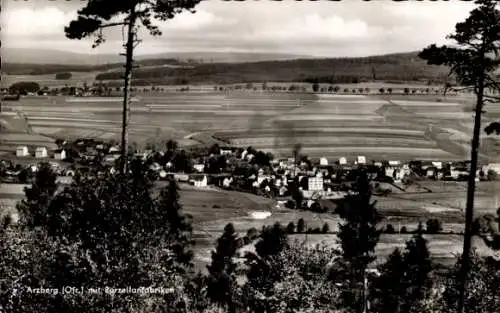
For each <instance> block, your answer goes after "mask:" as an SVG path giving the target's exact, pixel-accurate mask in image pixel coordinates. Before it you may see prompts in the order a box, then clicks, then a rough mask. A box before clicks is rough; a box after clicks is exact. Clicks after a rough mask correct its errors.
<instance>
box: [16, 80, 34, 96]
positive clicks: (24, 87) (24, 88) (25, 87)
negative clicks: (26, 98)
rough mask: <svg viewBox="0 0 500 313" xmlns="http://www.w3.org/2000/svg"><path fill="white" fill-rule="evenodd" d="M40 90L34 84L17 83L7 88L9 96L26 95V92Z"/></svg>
mask: <svg viewBox="0 0 500 313" xmlns="http://www.w3.org/2000/svg"><path fill="white" fill-rule="evenodd" d="M38 90H40V85H39V84H38V83H36V82H17V83H14V84H12V85H10V87H9V93H10V94H22V95H26V94H27V93H28V92H37V91H38Z"/></svg>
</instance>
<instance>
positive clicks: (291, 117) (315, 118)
mask: <svg viewBox="0 0 500 313" xmlns="http://www.w3.org/2000/svg"><path fill="white" fill-rule="evenodd" d="M383 119H384V117H382V116H377V115H340V116H339V115H337V116H335V115H319V114H318V115H313V114H311V115H297V116H295V115H285V116H280V117H278V118H277V119H276V120H278V121H311V122H313V121H320V120H332V121H333V120H353V121H356V120H358V121H364V120H383Z"/></svg>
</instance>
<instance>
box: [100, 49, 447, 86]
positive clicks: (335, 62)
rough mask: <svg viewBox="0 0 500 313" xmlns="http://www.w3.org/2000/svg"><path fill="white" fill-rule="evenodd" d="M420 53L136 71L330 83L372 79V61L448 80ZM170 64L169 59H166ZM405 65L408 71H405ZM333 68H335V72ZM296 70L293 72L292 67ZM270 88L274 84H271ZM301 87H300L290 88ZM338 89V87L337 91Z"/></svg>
mask: <svg viewBox="0 0 500 313" xmlns="http://www.w3.org/2000/svg"><path fill="white" fill-rule="evenodd" d="M415 57H416V53H403V54H393V55H384V56H373V57H363V58H328V59H302V60H287V61H263V62H244V63H214V64H208V63H207V64H195V65H193V67H191V68H168V67H162V66H158V67H153V68H144V69H138V70H136V71H135V74H134V75H135V76H134V77H136V78H137V79H145V80H148V81H150V82H158V83H159V82H161V83H162V84H174V83H175V82H176V81H177V80H179V79H183V78H187V79H188V80H189V81H190V82H191V83H192V84H195V83H205V84H206V83H210V84H214V83H215V84H232V83H240V82H243V81H253V82H265V81H280V82H306V83H314V82H315V81H317V82H318V83H326V84H351V83H359V82H363V81H372V80H373V77H372V73H371V65H373V64H376V66H377V68H379V69H380V71H379V72H380V73H379V74H377V80H380V81H388V80H393V81H416V80H421V79H425V80H431V81H444V79H443V78H444V76H446V73H447V70H446V68H445V67H439V66H432V65H427V64H426V63H425V62H424V61H422V60H419V59H416V58H415ZM165 64H168V63H165ZM402 67H404V68H405V71H401V68H402ZM332 68H335V72H334V73H333V74H332V70H331V69H332ZM292 69H293V74H292V75H291V74H290V73H291V70H292ZM122 75H123V72H121V71H108V72H105V71H102V73H100V74H98V75H97V77H96V79H102V80H112V79H120V78H121V76H122ZM268 89H270V88H268ZM293 90H297V87H296V86H295V88H292V89H291V90H290V91H293ZM336 92H338V90H337V91H336Z"/></svg>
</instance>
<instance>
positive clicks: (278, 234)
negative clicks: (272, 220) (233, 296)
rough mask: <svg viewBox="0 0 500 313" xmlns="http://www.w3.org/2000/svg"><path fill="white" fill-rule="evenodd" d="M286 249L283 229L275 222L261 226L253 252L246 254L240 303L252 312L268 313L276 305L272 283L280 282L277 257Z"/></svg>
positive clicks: (286, 244)
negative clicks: (263, 312)
mask: <svg viewBox="0 0 500 313" xmlns="http://www.w3.org/2000/svg"><path fill="white" fill-rule="evenodd" d="M288 247H289V243H288V238H287V234H286V230H285V229H284V228H283V227H282V226H281V225H280V224H279V223H276V224H274V225H273V226H272V227H264V229H263V230H262V233H261V234H260V240H259V241H258V242H257V243H256V244H255V253H254V252H247V253H246V255H245V264H246V266H247V270H246V278H247V282H246V283H245V285H244V286H243V295H244V297H243V299H242V302H243V303H244V304H245V305H246V306H247V307H250V308H252V309H253V310H254V312H261V311H262V310H266V311H268V312H269V311H270V310H271V308H272V307H274V306H275V305H276V303H275V302H274V301H273V300H272V298H271V297H272V295H273V290H274V286H275V284H276V283H277V282H279V281H282V280H283V274H284V272H283V264H282V262H280V258H279V255H280V253H281V252H282V251H283V250H284V249H286V248H288Z"/></svg>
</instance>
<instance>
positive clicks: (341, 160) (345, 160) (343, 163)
mask: <svg viewBox="0 0 500 313" xmlns="http://www.w3.org/2000/svg"><path fill="white" fill-rule="evenodd" d="M339 164H340V165H345V164H347V159H346V158H344V157H341V158H339Z"/></svg>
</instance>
